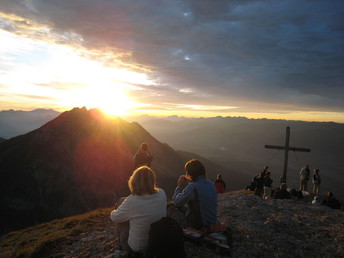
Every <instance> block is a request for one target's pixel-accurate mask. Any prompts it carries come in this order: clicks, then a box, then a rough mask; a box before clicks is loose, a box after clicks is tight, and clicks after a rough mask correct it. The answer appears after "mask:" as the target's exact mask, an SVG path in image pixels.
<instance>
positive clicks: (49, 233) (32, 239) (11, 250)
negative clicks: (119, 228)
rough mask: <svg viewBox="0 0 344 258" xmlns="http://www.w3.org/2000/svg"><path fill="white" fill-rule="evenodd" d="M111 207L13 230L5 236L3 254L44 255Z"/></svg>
mask: <svg viewBox="0 0 344 258" xmlns="http://www.w3.org/2000/svg"><path fill="white" fill-rule="evenodd" d="M110 211H111V209H98V210H95V211H92V212H89V213H85V214H82V215H78V216H73V217H68V218H64V219H57V220H53V221H51V222H47V223H43V224H40V225H37V226H33V227H29V228H26V229H23V230H20V231H14V232H10V233H8V234H6V235H4V236H3V237H2V238H1V242H0V257H44V256H45V254H48V253H49V250H51V249H53V248H54V247H56V245H58V244H59V243H61V242H68V241H71V239H73V237H75V236H76V235H79V234H80V233H83V232H87V231H88V230H90V228H91V227H92V226H95V225H97V224H99V221H100V220H103V218H104V217H106V216H109V214H110Z"/></svg>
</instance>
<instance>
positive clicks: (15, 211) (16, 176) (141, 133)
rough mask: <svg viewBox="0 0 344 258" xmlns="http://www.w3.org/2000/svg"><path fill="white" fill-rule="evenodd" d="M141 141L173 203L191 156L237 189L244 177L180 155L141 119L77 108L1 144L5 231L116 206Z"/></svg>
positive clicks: (2, 224)
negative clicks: (172, 198)
mask: <svg viewBox="0 0 344 258" xmlns="http://www.w3.org/2000/svg"><path fill="white" fill-rule="evenodd" d="M142 142H146V143H148V145H149V147H150V150H151V152H152V154H153V156H154V159H153V163H152V168H153V170H154V171H155V172H156V175H157V184H158V186H159V187H162V188H163V189H165V191H166V192H167V195H168V197H169V198H171V196H172V193H173V190H174V188H175V187H176V182H177V178H178V177H179V176H180V175H181V174H184V173H185V172H184V169H183V166H184V164H185V162H186V161H187V160H189V159H191V158H199V159H200V160H201V161H202V162H203V163H204V164H205V166H206V168H207V170H208V175H209V177H210V178H212V179H214V178H215V175H216V173H217V171H224V173H226V174H227V175H231V177H232V180H233V182H234V184H235V185H241V184H243V183H244V182H245V180H246V179H245V178H243V177H241V175H240V174H238V175H237V174H235V172H234V171H231V170H230V169H226V168H223V167H221V166H220V165H216V164H214V163H212V162H210V161H208V160H206V159H204V158H202V157H200V156H197V155H196V154H192V153H188V152H176V151H175V150H173V149H172V148H171V147H170V146H169V145H167V144H162V143H160V142H159V141H158V140H156V139H155V138H154V137H152V136H151V135H150V134H149V133H148V132H147V131H146V130H145V129H143V127H142V126H140V125H139V124H138V123H136V122H132V123H128V122H126V121H124V120H122V119H120V118H113V119H108V118H106V117H104V116H103V114H102V113H100V112H99V111H98V110H95V109H93V110H86V109H85V108H81V109H80V108H75V109H73V110H71V111H67V112H64V113H62V114H61V115H59V116H58V117H57V118H55V119H53V120H52V121H50V122H48V123H46V124H45V125H43V126H41V127H40V128H38V129H36V130H33V131H31V132H28V133H26V134H24V135H20V136H16V137H13V138H11V139H9V140H6V141H4V142H2V143H0V203H1V205H0V213H1V220H0V228H1V232H0V233H4V232H8V231H11V230H13V229H19V228H22V227H26V226H29V225H33V224H37V223H40V222H43V221H48V220H51V219H55V218H61V217H65V216H69V215H75V214H79V213H83V212H86V211H90V210H93V209H95V208H99V207H109V206H112V205H114V203H115V202H116V200H117V199H118V198H119V197H121V196H126V195H127V194H128V193H129V191H128V187H127V181H128V179H129V176H130V175H131V173H132V171H133V160H132V157H133V155H134V153H135V152H136V151H137V149H138V148H139V146H140V144H141V143H142Z"/></svg>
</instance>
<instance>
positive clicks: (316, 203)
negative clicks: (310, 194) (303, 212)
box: [312, 195, 320, 206]
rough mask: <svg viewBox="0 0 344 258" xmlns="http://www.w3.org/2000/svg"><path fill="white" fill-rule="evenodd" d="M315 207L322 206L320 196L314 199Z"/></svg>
mask: <svg viewBox="0 0 344 258" xmlns="http://www.w3.org/2000/svg"><path fill="white" fill-rule="evenodd" d="M312 204H313V205H316V206H319V205H320V201H319V196H317V195H316V196H314V199H313V201H312Z"/></svg>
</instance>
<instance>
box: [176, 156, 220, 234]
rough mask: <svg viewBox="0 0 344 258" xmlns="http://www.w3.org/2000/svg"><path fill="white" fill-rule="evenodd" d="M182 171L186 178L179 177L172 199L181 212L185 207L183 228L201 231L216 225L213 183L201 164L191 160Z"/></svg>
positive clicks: (215, 200)
mask: <svg viewBox="0 0 344 258" xmlns="http://www.w3.org/2000/svg"><path fill="white" fill-rule="evenodd" d="M184 169H185V172H186V176H181V177H179V179H178V186H177V188H176V190H175V192H174V195H173V197H172V201H173V204H174V206H175V207H177V208H180V210H182V208H183V207H185V206H186V214H185V221H184V223H183V224H184V225H183V226H190V227H193V228H196V229H201V228H204V227H210V226H211V225H212V224H216V223H217V192H216V188H215V186H214V183H213V182H212V181H210V180H209V179H208V178H207V176H206V171H205V168H204V166H203V164H202V163H201V162H200V161H199V160H197V159H192V160H190V161H188V162H187V163H186V164H185V166H184Z"/></svg>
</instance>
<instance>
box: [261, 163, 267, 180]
mask: <svg viewBox="0 0 344 258" xmlns="http://www.w3.org/2000/svg"><path fill="white" fill-rule="evenodd" d="M268 169H269V166H267V165H266V166H265V167H264V169H263V171H262V172H261V175H262V176H263V177H265V176H266V173H267V172H268Z"/></svg>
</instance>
